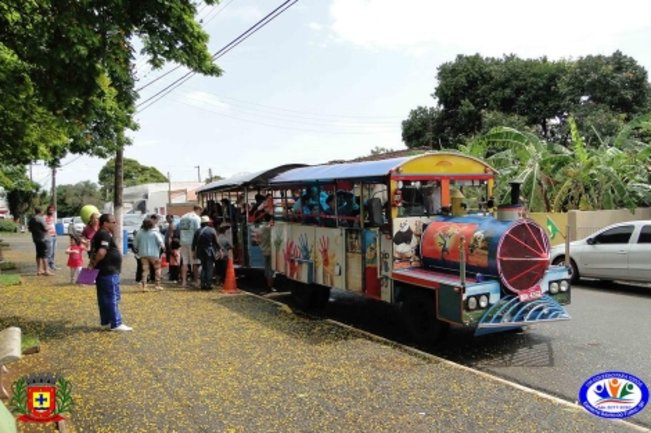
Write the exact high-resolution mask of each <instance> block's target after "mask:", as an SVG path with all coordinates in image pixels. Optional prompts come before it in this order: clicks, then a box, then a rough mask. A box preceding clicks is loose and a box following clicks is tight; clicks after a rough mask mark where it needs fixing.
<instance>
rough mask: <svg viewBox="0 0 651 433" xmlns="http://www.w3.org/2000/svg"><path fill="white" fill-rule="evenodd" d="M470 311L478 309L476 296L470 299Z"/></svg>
mask: <svg viewBox="0 0 651 433" xmlns="http://www.w3.org/2000/svg"><path fill="white" fill-rule="evenodd" d="M468 309H469V310H476V309H477V298H475V297H474V296H471V297H469V298H468Z"/></svg>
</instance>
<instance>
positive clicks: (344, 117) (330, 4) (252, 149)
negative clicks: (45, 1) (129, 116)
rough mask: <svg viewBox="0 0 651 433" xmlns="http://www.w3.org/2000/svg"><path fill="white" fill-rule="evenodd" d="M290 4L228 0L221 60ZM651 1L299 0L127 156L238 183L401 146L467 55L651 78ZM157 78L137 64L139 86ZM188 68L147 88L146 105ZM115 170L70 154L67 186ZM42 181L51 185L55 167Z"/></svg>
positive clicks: (171, 99)
mask: <svg viewBox="0 0 651 433" xmlns="http://www.w3.org/2000/svg"><path fill="white" fill-rule="evenodd" d="M281 3H283V0H223V1H222V2H221V3H220V4H219V5H218V6H205V5H202V6H200V7H199V8H198V10H199V13H198V17H199V18H200V19H202V20H203V27H204V29H205V30H206V31H207V32H208V33H209V34H210V42H209V49H210V51H211V52H212V53H215V52H217V51H218V50H220V49H221V48H222V47H224V46H226V45H227V44H229V43H230V42H231V41H232V40H234V39H235V38H237V37H238V36H239V35H240V34H241V33H243V32H244V31H246V30H247V29H248V28H249V27H251V26H252V25H254V24H255V23H256V22H257V21H258V20H260V19H261V18H262V17H264V16H265V15H267V14H268V13H269V12H271V11H272V10H273V9H275V8H276V7H277V6H279V5H280V4H281ZM650 44H651V2H648V1H644V0H621V1H619V2H617V3H613V2H611V1H608V2H607V1H602V0H597V1H583V0H571V1H568V0H547V1H545V2H543V3H533V2H528V1H522V0H519V1H516V0H493V1H481V0H455V1H446V2H441V1H432V0H401V1H395V0H394V1H388V0H298V2H297V3H296V4H294V5H293V6H291V7H290V8H289V9H287V10H286V11H285V12H284V13H282V14H281V15H279V16H278V17H277V18H275V19H274V20H272V21H271V22H269V24H267V25H266V26H265V27H263V28H261V29H260V30H259V31H257V32H256V33H254V34H253V35H252V36H251V37H250V38H248V39H247V40H245V41H244V42H242V43H241V44H240V45H238V46H236V47H235V48H233V49H232V50H231V51H229V52H228V53H226V54H225V55H223V56H222V57H220V58H219V60H218V61H217V64H218V65H219V66H220V67H221V68H222V69H223V70H224V73H223V75H222V76H220V77H203V76H200V75H194V76H193V77H192V78H191V79H190V80H188V81H187V82H185V83H184V84H183V85H182V86H180V87H178V88H176V89H175V90H174V91H173V92H171V93H170V94H168V95H167V96H165V97H164V98H162V99H161V100H159V101H158V102H156V103H154V104H152V105H151V106H149V107H146V106H145V107H146V108H144V109H142V110H141V111H139V112H138V113H137V114H136V116H135V118H136V121H137V122H138V123H139V124H140V128H139V129H138V130H137V131H134V132H130V133H129V136H130V137H131V139H132V141H133V144H132V145H131V146H129V147H128V148H127V149H126V150H125V157H127V158H131V159H135V160H137V161H138V162H139V163H141V164H143V165H146V166H153V167H155V168H157V169H158V170H159V171H160V172H162V173H163V174H164V175H166V176H167V175H169V177H170V179H171V180H172V181H194V180H197V179H198V178H199V177H200V178H201V179H202V180H203V179H205V178H207V177H208V175H209V173H212V175H219V176H222V177H230V176H233V175H237V174H242V173H246V172H255V171H259V170H264V169H267V168H272V167H275V166H277V165H281V164H285V163H306V164H319V163H325V162H327V161H331V160H341V159H352V158H355V157H359V156H364V155H368V154H370V153H371V150H372V149H374V148H375V147H384V148H389V149H396V150H397V149H403V148H405V145H404V143H403V142H402V139H401V122H402V121H403V120H405V119H406V118H407V117H408V115H409V112H410V110H412V109H414V108H416V107H418V106H434V105H435V104H436V101H435V100H434V99H433V98H432V97H431V95H432V93H433V92H434V90H435V88H436V73H437V68H438V67H439V66H440V65H442V64H444V63H446V62H452V61H454V59H455V58H456V56H457V55H459V54H466V55H472V54H476V53H479V54H480V55H482V56H496V57H501V56H502V55H504V54H516V55H518V56H519V57H521V58H540V57H542V56H547V57H548V58H550V59H553V60H557V59H560V58H565V59H572V58H575V59H576V58H578V57H581V56H586V55H597V54H603V55H610V54H612V53H613V52H614V51H615V50H620V51H622V52H623V53H624V54H625V55H628V56H631V57H633V58H634V59H636V61H637V62H638V63H639V64H640V65H642V66H643V67H644V68H645V69H646V70H647V71H651V49H650V48H649V46H650ZM174 66H176V65H174V64H171V65H169V66H167V67H165V68H164V69H162V70H155V71H152V70H151V68H150V67H149V66H148V65H147V64H146V62H145V60H144V59H138V60H137V62H136V70H137V74H138V83H137V87H140V86H144V85H146V84H149V83H150V82H151V81H152V80H154V79H156V78H157V77H160V76H161V75H162V74H163V73H164V72H166V71H169V70H170V69H172V68H173V67H174ZM185 72H187V71H186V70H185V69H184V68H179V69H177V70H175V71H173V72H171V73H170V74H169V75H167V76H165V77H163V78H161V79H159V80H158V81H156V82H154V83H153V84H150V85H148V86H147V87H145V88H144V89H143V90H142V91H141V92H140V96H141V101H142V100H145V99H147V98H148V97H150V96H152V95H154V94H155V93H156V92H157V91H159V90H161V89H163V88H164V87H165V86H167V85H168V84H170V83H171V82H172V81H174V80H176V79H177V78H179V77H181V76H182V75H183V74H184V73H185ZM105 163H106V161H105V160H101V159H98V158H91V157H87V156H79V155H71V156H68V157H66V158H65V159H64V160H63V162H62V167H61V168H59V170H58V172H57V177H56V180H57V184H59V185H61V184H74V183H77V182H81V181H86V180H89V181H92V182H96V183H97V182H98V173H99V171H100V169H101V168H102V167H103V166H104V164H105ZM32 170H33V172H32V173H33V179H34V180H35V181H37V182H39V183H41V184H42V185H43V186H44V188H48V189H49V187H50V185H51V175H50V171H49V169H47V168H46V167H43V165H42V164H40V165H34V166H33V168H32Z"/></svg>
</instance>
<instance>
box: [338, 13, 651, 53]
mask: <svg viewBox="0 0 651 433" xmlns="http://www.w3.org/2000/svg"><path fill="white" fill-rule="evenodd" d="M649 12H651V3H648V2H645V1H642V0H631V1H627V2H623V3H621V4H618V5H613V3H612V2H606V1H603V0H598V1H595V2H579V1H566V0H548V1H546V2H544V3H537V4H534V3H531V2H525V1H521V0H520V1H519V0H494V1H490V2H488V1H480V0H457V1H455V2H440V1H438V2H433V1H428V0H402V1H401V2H395V1H389V0H333V2H332V5H331V7H330V15H331V18H332V25H331V30H332V31H333V32H334V33H335V34H336V35H337V37H338V38H339V39H340V40H343V41H349V42H352V43H354V44H356V45H361V46H364V47H368V48H376V49H414V48H423V47H426V46H427V47H430V48H431V49H437V50H440V49H441V48H447V49H453V50H454V51H457V52H465V53H468V52H480V53H481V54H482V55H494V56H501V55H502V54H505V53H512V52H513V53H516V54H520V55H526V56H541V55H548V56H550V57H558V56H568V55H572V54H573V55H582V54H585V53H587V52H589V50H592V51H591V52H592V53H594V52H595V49H594V48H595V47H600V46H601V47H603V49H604V50H606V52H612V51H613V50H614V49H616V48H617V47H616V46H614V45H613V39H615V38H616V37H619V36H621V35H623V34H626V33H627V32H631V31H635V30H639V29H641V28H647V29H650V30H651V25H650V21H649V19H648V16H649Z"/></svg>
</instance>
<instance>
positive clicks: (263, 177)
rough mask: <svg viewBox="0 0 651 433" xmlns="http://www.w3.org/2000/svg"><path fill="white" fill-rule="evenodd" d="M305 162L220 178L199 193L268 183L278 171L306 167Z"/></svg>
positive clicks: (203, 187) (199, 190)
mask: <svg viewBox="0 0 651 433" xmlns="http://www.w3.org/2000/svg"><path fill="white" fill-rule="evenodd" d="M304 166H305V164H284V165H280V166H278V167H274V168H272V169H267V170H261V171H256V172H254V173H246V174H240V175H237V176H233V177H229V178H228V179H220V180H217V181H215V182H211V183H209V184H207V185H204V186H202V187H201V188H198V189H197V192H198V193H202V192H210V191H222V190H227V189H232V188H241V187H245V186H249V185H258V184H266V182H267V180H268V179H269V178H271V177H273V176H276V175H277V174H278V173H281V172H283V171H285V170H290V169H292V168H296V167H304Z"/></svg>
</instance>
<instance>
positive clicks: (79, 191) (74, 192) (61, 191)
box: [57, 181, 104, 217]
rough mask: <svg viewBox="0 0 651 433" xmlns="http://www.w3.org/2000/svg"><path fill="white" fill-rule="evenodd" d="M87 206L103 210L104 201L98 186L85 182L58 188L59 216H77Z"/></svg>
mask: <svg viewBox="0 0 651 433" xmlns="http://www.w3.org/2000/svg"><path fill="white" fill-rule="evenodd" d="M87 204H92V205H94V206H96V207H97V208H98V209H102V207H103V204H104V201H103V200H102V197H101V195H100V191H99V188H98V187H97V184H95V183H93V182H90V181H83V182H78V183H76V184H74V185H59V186H57V216H59V217H66V216H77V215H79V214H80V212H81V208H82V207H84V206H85V205H87Z"/></svg>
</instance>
